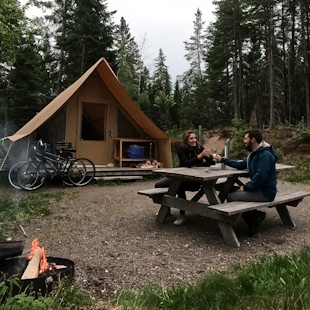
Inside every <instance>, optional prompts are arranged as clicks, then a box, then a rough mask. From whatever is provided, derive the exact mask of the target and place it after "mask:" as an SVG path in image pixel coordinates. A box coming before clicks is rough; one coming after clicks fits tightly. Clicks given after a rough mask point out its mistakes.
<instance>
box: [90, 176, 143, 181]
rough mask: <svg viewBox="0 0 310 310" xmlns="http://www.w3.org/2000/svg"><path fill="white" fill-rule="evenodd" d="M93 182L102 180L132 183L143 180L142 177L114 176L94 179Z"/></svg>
mask: <svg viewBox="0 0 310 310" xmlns="http://www.w3.org/2000/svg"><path fill="white" fill-rule="evenodd" d="M94 179H95V180H104V181H114V180H118V181H134V180H143V177H142V176H140V175H115V176H108V177H95V178H94Z"/></svg>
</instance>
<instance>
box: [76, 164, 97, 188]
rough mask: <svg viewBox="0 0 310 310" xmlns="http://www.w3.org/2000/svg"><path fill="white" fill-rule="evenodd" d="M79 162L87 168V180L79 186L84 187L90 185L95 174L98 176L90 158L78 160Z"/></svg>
mask: <svg viewBox="0 0 310 310" xmlns="http://www.w3.org/2000/svg"><path fill="white" fill-rule="evenodd" d="M77 160H79V161H81V162H83V164H84V166H85V168H86V175H85V178H84V180H82V181H81V182H79V183H78V184H77V186H84V185H87V184H89V183H90V182H91V181H92V180H93V179H94V177H95V174H96V168H95V165H94V163H93V162H92V161H91V160H90V159H88V158H78V159H77Z"/></svg>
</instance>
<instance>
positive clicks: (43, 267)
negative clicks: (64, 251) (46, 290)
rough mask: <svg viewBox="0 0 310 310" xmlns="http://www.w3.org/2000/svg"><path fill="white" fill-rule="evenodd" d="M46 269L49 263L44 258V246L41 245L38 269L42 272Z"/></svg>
mask: <svg viewBox="0 0 310 310" xmlns="http://www.w3.org/2000/svg"><path fill="white" fill-rule="evenodd" d="M47 269H49V264H48V262H47V259H46V251H45V248H44V247H42V259H41V261H40V271H39V273H43V272H44V271H45V270H47Z"/></svg>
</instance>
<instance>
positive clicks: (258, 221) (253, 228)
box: [248, 212, 266, 236]
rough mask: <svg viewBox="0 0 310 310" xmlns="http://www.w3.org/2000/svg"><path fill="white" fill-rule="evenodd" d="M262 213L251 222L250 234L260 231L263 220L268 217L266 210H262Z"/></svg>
mask: <svg viewBox="0 0 310 310" xmlns="http://www.w3.org/2000/svg"><path fill="white" fill-rule="evenodd" d="M262 213H264V214H263V215H258V216H256V217H255V218H254V219H253V220H252V221H251V223H250V224H249V231H248V235H249V236H254V235H256V234H257V233H258V231H259V228H260V226H261V225H262V222H263V220H264V219H265V217H266V213H265V212H262Z"/></svg>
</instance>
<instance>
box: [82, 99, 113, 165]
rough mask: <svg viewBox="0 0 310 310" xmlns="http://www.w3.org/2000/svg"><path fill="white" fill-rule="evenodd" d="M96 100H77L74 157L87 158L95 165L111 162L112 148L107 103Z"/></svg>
mask: <svg viewBox="0 0 310 310" xmlns="http://www.w3.org/2000/svg"><path fill="white" fill-rule="evenodd" d="M94 101H95V102H94ZM97 101H98V99H97V100H92V101H91V102H90V101H89V100H88V101H85V100H79V104H78V118H79V121H78V126H77V141H76V149H77V152H76V157H86V158H89V159H90V160H92V161H93V162H94V164H95V165H107V164H108V163H109V162H111V161H112V162H113V158H110V156H109V154H110V153H111V150H112V148H113V141H112V138H111V137H110V135H109V130H110V129H109V120H108V118H107V115H109V111H108V109H109V104H107V102H105V103H104V102H97ZM112 153H113V152H112Z"/></svg>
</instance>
